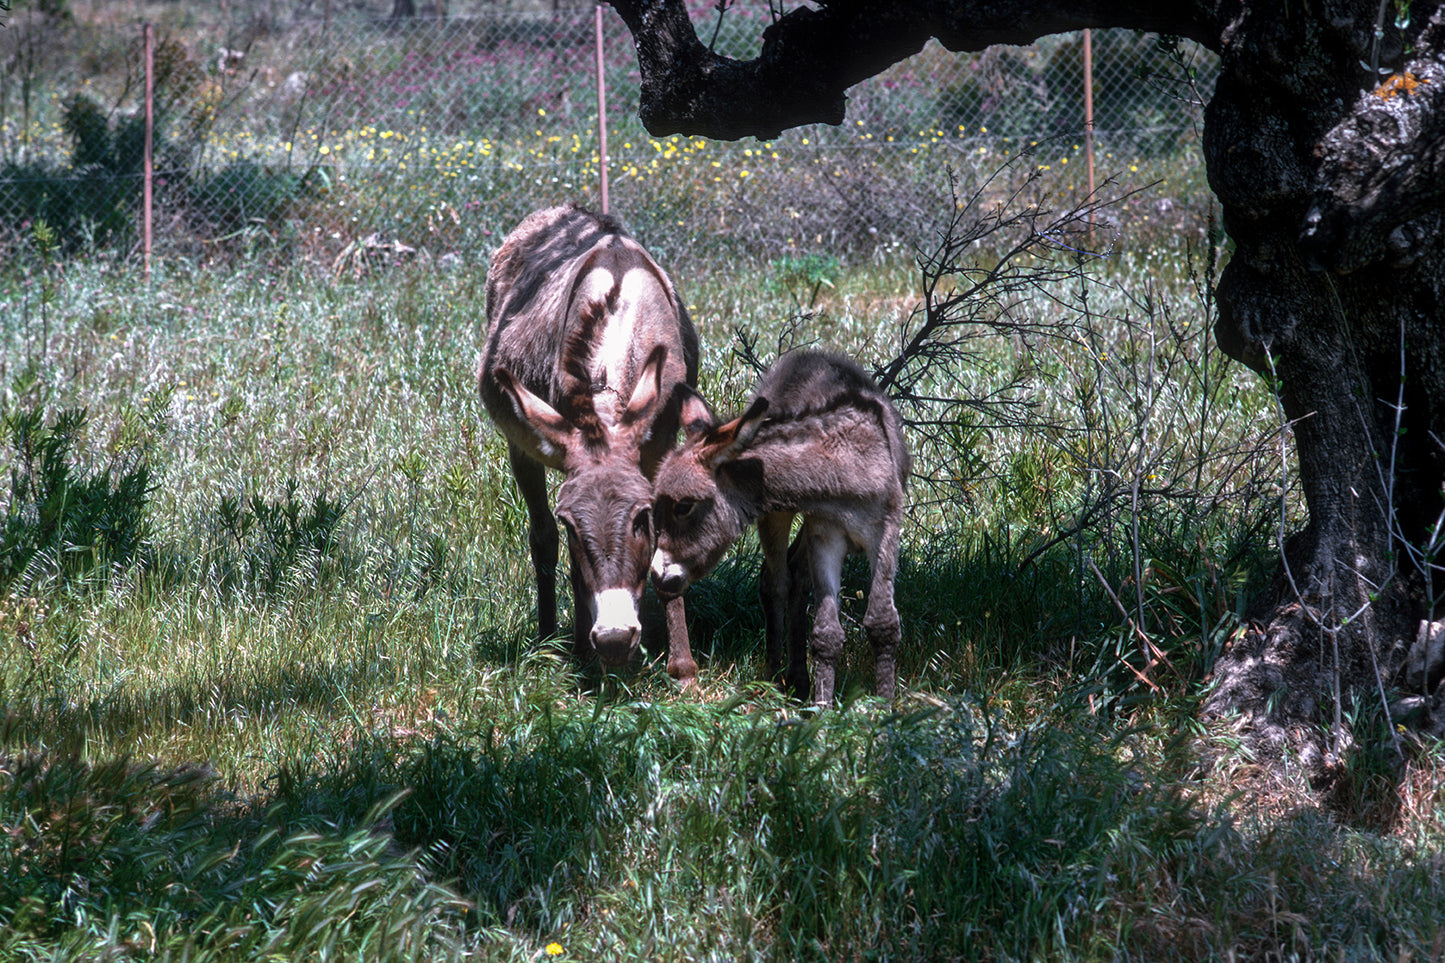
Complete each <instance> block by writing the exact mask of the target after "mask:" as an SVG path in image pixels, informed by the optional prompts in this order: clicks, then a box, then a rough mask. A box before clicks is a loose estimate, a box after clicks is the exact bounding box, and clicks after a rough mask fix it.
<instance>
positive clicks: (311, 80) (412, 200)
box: [0, 0, 1214, 272]
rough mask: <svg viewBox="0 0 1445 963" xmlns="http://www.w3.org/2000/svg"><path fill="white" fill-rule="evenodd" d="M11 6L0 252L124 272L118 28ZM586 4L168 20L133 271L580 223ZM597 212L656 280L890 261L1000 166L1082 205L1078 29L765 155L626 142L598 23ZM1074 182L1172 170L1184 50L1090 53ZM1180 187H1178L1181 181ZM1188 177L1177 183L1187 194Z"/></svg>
mask: <svg viewBox="0 0 1445 963" xmlns="http://www.w3.org/2000/svg"><path fill="white" fill-rule="evenodd" d="M721 6H722V7H723V10H722V12H719V5H717V4H715V3H714V4H709V5H705V6H700V7H699V8H698V10H697V12H696V14H695V22H696V23H697V24H698V30H699V36H700V37H702V38H703V39H704V40H705V41H707V42H711V43H712V44H713V45H714V47H715V49H717V50H718V51H719V52H722V53H727V54H730V55H733V56H741V57H748V56H753V55H755V54H756V52H757V49H758V46H759V44H760V40H761V34H762V30H763V28H764V27H765V26H766V24H767V22H768V17H769V9H770V6H771V5H770V4H765V3H762V2H760V0H759V2H755V3H740V2H737V0H734V2H733V3H732V4H724V5H721ZM128 9H129V8H128V5H126V4H116V3H110V4H106V3H100V2H95V3H92V4H88V5H86V4H82V3H80V2H74V3H71V4H65V3H60V2H57V0H50V2H48V3H40V4H37V5H34V6H24V5H17V8H16V10H15V11H14V13H13V15H12V18H11V22H10V24H9V26H8V28H7V29H5V30H4V31H0V63H3V65H4V71H3V75H0V250H3V251H4V252H5V256H7V257H8V256H14V255H16V254H17V253H18V252H21V251H24V250H27V249H29V248H30V247H33V246H34V245H35V244H37V243H39V244H42V245H45V246H48V247H50V248H55V249H59V250H62V251H66V252H72V253H82V252H84V253H91V252H96V251H106V252H113V253H115V254H117V255H120V256H126V257H129V256H133V255H135V254H136V253H137V252H138V251H139V247H140V244H141V237H142V235H141V232H140V229H139V222H140V199H141V197H142V189H141V182H142V171H143V170H144V166H145V162H144V157H145V142H146V135H145V112H144V110H143V102H144V91H145V88H146V78H147V71H146V69H145V59H146V58H145V56H144V53H143V49H142V43H141V38H142V27H141V21H140V19H139V16H138V14H131V13H129V12H128ZM596 12H597V11H596V8H594V6H593V5H592V4H586V5H578V4H575V3H572V2H563V0H556V2H553V3H550V4H546V5H526V4H502V3H497V2H483V0H474V2H470V3H464V2H459V0H450V2H448V0H386V2H378V0H371V2H364V0H354V2H350V3H341V2H339V0H338V2H333V0H293V2H289V3H282V2H279V0H264V2H252V3H242V2H238V0H231V2H229V3H226V2H220V3H217V4H200V3H190V4H186V3H181V4H174V5H169V6H168V7H167V9H166V11H165V16H164V17H163V18H160V19H158V20H157V22H156V24H155V26H154V33H153V36H154V42H153V45H152V53H151V61H152V68H151V71H150V78H151V80H150V84H151V88H152V91H153V102H154V105H155V106H154V114H153V120H152V125H151V126H152V130H153V133H152V135H151V138H150V139H151V144H152V164H153V169H154V178H153V197H154V201H153V209H154V213H153V225H154V227H153V236H154V246H155V250H156V251H157V252H158V253H162V254H172V255H176V256H186V257H193V258H198V259H201V260H212V259H216V260H221V259H225V260H230V259H234V258H235V257H237V256H248V255H254V254H257V253H261V252H275V251H284V252H286V253H287V255H288V256H292V255H295V254H297V253H299V254H301V255H302V256H305V257H308V258H311V259H314V260H316V261H317V262H319V263H324V264H326V265H328V266H329V267H330V268H331V269H333V270H336V271H338V272H346V271H361V270H365V269H366V266H367V265H368V263H370V261H371V260H372V259H374V258H377V257H401V256H421V257H433V258H462V259H468V260H470V259H476V258H479V257H485V256H486V254H487V253H488V252H489V251H490V250H491V249H492V248H493V247H494V246H495V245H496V243H497V242H498V241H499V240H500V238H501V236H502V235H503V234H505V232H506V231H507V230H508V229H509V228H510V227H511V226H512V225H513V224H515V223H516V221H517V220H518V219H519V218H520V217H522V216H523V215H524V214H525V213H527V212H528V211H530V210H533V209H535V208H537V207H539V206H543V205H547V204H552V203H556V202H559V201H561V200H563V199H568V198H578V199H581V200H583V201H585V202H589V203H592V204H594V205H595V204H597V203H598V202H599V199H600V198H599V182H600V179H601V173H602V170H601V165H600V164H599V141H600V130H599V124H598V117H599V111H598V89H597V77H596V69H595V63H596V58H597V52H596V50H597V47H596V39H597V34H596V20H595V16H596ZM601 13H602V17H601V21H602V63H603V70H602V73H603V79H604V82H605V93H606V98H607V113H606V118H607V120H608V144H607V146H608V155H607V163H606V169H607V172H608V175H609V187H610V202H611V207H612V209H613V210H615V211H617V212H619V213H621V214H622V215H623V216H624V218H625V219H626V220H627V221H628V222H629V224H630V225H631V226H632V227H633V229H634V230H635V231H636V232H638V233H639V234H641V235H642V236H645V237H646V238H647V239H648V243H649V244H650V245H652V246H655V247H657V248H658V249H659V250H660V251H662V252H663V253H664V254H666V255H667V256H668V257H669V258H670V259H677V258H686V257H690V256H694V255H697V256H701V255H702V254H703V253H704V252H708V253H709V254H710V255H711V256H713V257H716V256H718V255H723V256H730V255H732V254H737V255H747V256H758V255H762V256H779V255H782V254H785V253H787V252H789V251H798V250H803V249H813V248H827V249H829V250H852V249H877V248H879V247H886V246H888V245H897V244H905V243H911V241H912V240H913V239H914V238H915V237H916V235H917V232H918V229H919V225H920V224H924V223H929V222H931V221H932V220H933V218H934V217H935V216H936V212H937V211H938V210H939V209H940V205H941V204H947V203H950V197H949V193H950V190H951V187H950V177H949V176H948V175H947V174H946V173H945V171H951V172H953V174H952V177H953V179H955V180H956V181H957V182H958V184H959V189H960V190H967V189H968V187H969V185H970V184H971V183H974V182H976V181H977V180H978V179H980V178H982V177H986V176H988V175H989V174H991V173H992V172H994V171H995V170H997V169H998V167H999V165H1000V164H1004V163H1009V162H1011V163H1012V164H1013V166H1014V168H1015V169H1016V170H1019V171H1029V170H1033V171H1037V170H1048V171H1049V172H1050V173H1051V174H1052V175H1053V177H1054V181H1055V183H1061V184H1065V185H1067V186H1068V187H1069V188H1070V189H1072V190H1080V189H1082V187H1083V179H1082V178H1083V172H1082V169H1083V168H1084V167H1085V160H1086V157H1085V153H1086V143H1087V142H1086V141H1085V139H1084V126H1085V124H1084V119H1085V98H1084V62H1083V61H1084V58H1083V37H1082V35H1081V34H1069V35H1059V36H1055V37H1049V38H1045V39H1044V40H1041V41H1040V42H1038V43H1037V44H1034V45H1033V46H1030V47H1022V48H1015V47H997V48H993V49H990V50H988V51H985V52H983V53H980V54H953V53H949V52H947V51H945V50H943V49H942V48H940V47H938V46H937V45H936V44H930V45H929V46H928V47H927V48H926V49H925V50H924V51H923V52H922V53H921V54H919V55H917V56H915V57H913V58H910V59H909V60H907V61H905V62H903V63H901V64H898V65H896V66H895V67H894V68H892V69H890V70H889V71H887V72H885V73H884V74H882V75H880V76H878V77H875V78H872V79H871V80H868V81H866V82H865V83H862V84H859V85H858V86H857V87H855V88H854V89H853V90H852V91H851V92H850V104H849V112H848V119H847V121H846V122H845V123H844V124H843V125H842V126H840V127H836V128H835V127H827V126H823V125H818V126H813V127H809V128H801V129H797V130H793V131H788V132H786V133H785V134H783V135H781V136H779V137H778V138H776V139H774V140H771V141H767V142H761V141H744V142H739V143H725V142H719V141H711V140H708V139H705V138H698V137H669V138H654V137H652V136H651V135H650V134H648V133H647V132H646V131H645V130H644V129H643V128H642V127H641V125H640V123H639V122H638V121H637V119H636V113H637V100H636V98H637V76H638V75H637V66H636V63H635V59H634V55H633V50H632V45H631V40H630V37H629V36H628V34H627V31H626V28H625V27H624V26H623V24H622V23H621V20H620V18H618V17H617V15H616V14H615V12H613V11H612V9H611V8H610V7H603V8H601ZM1092 48H1093V58H1092V61H1093V71H1092V88H1093V117H1094V122H1095V126H1094V136H1093V144H1094V152H1095V157H1096V164H1097V166H1098V168H1099V171H1100V177H1101V178H1102V177H1105V176H1108V175H1121V176H1122V177H1123V178H1124V180H1125V181H1127V182H1129V183H1132V184H1139V183H1143V182H1145V181H1147V180H1149V179H1151V178H1153V177H1156V176H1175V177H1185V176H1191V174H1190V172H1197V171H1198V169H1199V167H1200V166H1201V162H1200V161H1199V159H1198V151H1197V148H1196V147H1195V146H1194V144H1193V142H1194V140H1195V139H1196V137H1197V134H1198V130H1199V127H1200V122H1201V112H1202V102H1203V100H1205V99H1206V98H1207V95H1208V92H1209V90H1210V88H1211V85H1212V82H1213V71H1214V65H1213V63H1212V60H1211V58H1210V57H1209V56H1208V55H1207V54H1205V53H1203V52H1201V51H1200V50H1198V49H1195V48H1193V47H1192V46H1190V45H1189V44H1187V43H1179V42H1177V41H1173V40H1171V39H1170V38H1158V37H1154V36H1148V35H1142V34H1137V33H1134V32H1131V31H1095V32H1094V33H1093V35H1092ZM1181 172H1183V173H1181ZM1200 180H1201V182H1202V179H1200Z"/></svg>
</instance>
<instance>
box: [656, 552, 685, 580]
mask: <svg viewBox="0 0 1445 963" xmlns="http://www.w3.org/2000/svg"><path fill="white" fill-rule="evenodd" d="M652 577H653V578H654V579H656V580H657V581H659V582H666V581H668V580H671V579H683V580H684V581H686V579H687V571H686V570H685V569H683V567H682V566H681V565H679V564H678V563H677V562H674V561H673V560H672V559H671V558H668V556H667V555H666V554H665V553H664V552H663V551H662V549H660V548H659V549H658V550H657V551H655V552H653V553H652Z"/></svg>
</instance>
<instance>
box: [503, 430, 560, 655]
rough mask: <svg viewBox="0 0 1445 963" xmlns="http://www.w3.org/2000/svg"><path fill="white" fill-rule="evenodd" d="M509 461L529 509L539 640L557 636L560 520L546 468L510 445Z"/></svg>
mask: <svg viewBox="0 0 1445 963" xmlns="http://www.w3.org/2000/svg"><path fill="white" fill-rule="evenodd" d="M507 460H508V461H509V462H510V463H511V466H512V478H513V480H514V481H516V483H517V492H518V493H519V494H520V495H521V496H522V502H523V503H524V504H525V505H526V506H527V520H528V522H529V525H530V527H529V529H528V533H527V544H528V546H529V547H530V548H531V550H532V571H533V573H534V574H535V576H536V579H537V637H538V638H539V639H549V638H551V637H552V636H554V635H556V634H557V544H558V539H557V520H556V519H555V518H553V517H552V509H551V507H550V506H549V505H548V504H547V468H546V466H545V465H543V464H542V463H541V462H539V461H534V460H533V459H532V458H531V457H530V456H529V455H527V454H526V453H525V452H523V451H522V450H521V449H520V448H517V447H516V446H515V445H510V444H509V445H508V446H507Z"/></svg>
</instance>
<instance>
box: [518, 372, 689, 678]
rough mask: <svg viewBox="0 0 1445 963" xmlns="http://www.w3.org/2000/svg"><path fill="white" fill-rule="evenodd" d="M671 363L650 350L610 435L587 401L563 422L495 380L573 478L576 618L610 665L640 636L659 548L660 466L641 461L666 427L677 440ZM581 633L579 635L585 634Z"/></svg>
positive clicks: (570, 522) (569, 528) (564, 498)
mask: <svg viewBox="0 0 1445 963" xmlns="http://www.w3.org/2000/svg"><path fill="white" fill-rule="evenodd" d="M666 360H667V348H666V346H663V345H659V346H658V347H656V348H654V349H653V351H652V353H651V354H650V355H649V356H648V359H647V362H646V364H645V365H644V366H643V369H642V375H641V377H640V378H639V380H638V382H637V385H636V387H635V388H634V389H633V391H632V395H631V397H630V398H629V399H628V400H627V404H626V407H625V408H624V409H623V413H622V416H621V417H620V418H619V419H618V420H617V423H616V424H614V425H612V426H610V427H607V426H604V425H603V424H602V422H601V421H600V420H599V419H598V418H597V417H596V414H595V412H594V411H593V410H592V405H591V400H590V397H586V396H583V395H574V396H573V397H571V398H570V399H567V404H566V407H568V408H569V409H570V410H571V414H570V415H564V414H562V413H560V412H559V411H558V410H557V409H556V408H554V407H552V406H551V405H550V404H548V403H547V402H546V401H545V400H543V399H542V398H540V397H538V396H537V395H535V394H533V393H532V392H531V391H528V390H527V388H526V387H525V386H524V385H522V384H521V383H520V382H519V381H517V380H516V379H515V378H514V377H512V375H511V373H510V372H508V371H507V370H506V369H502V368H499V369H497V371H496V373H495V377H496V380H497V383H498V385H499V386H500V387H501V388H502V390H503V391H505V392H506V393H507V394H508V395H509V396H510V398H511V400H512V403H513V405H515V407H516V410H517V413H518V415H519V416H520V417H521V419H522V421H523V422H524V423H525V424H526V425H527V426H528V428H529V429H530V430H531V431H533V432H534V433H535V435H536V441H537V442H538V448H539V449H540V450H542V451H545V452H548V453H549V454H560V455H561V456H562V457H561V460H562V467H563V472H564V474H565V476H566V477H565V480H564V481H563V482H562V486H561V488H560V489H559V491H558V493H557V507H556V515H557V518H558V520H559V521H561V523H562V526H563V528H564V529H565V530H566V532H567V547H568V553H569V555H570V557H571V563H572V589H573V592H574V593H575V594H576V596H577V600H578V605H577V608H578V611H579V612H582V613H585V614H586V616H587V617H588V619H589V621H590V631H589V638H590V642H591V645H592V649H593V651H595V652H596V653H597V656H598V658H600V659H601V661H602V663H603V664H604V665H608V666H620V665H625V664H626V663H627V662H628V661H630V660H631V659H632V657H633V656H634V655H635V654H636V652H637V648H638V641H639V638H640V636H641V632H642V625H641V621H640V620H639V618H638V604H639V602H640V600H641V598H642V591H643V588H644V587H645V586H646V584H647V569H648V559H649V557H650V556H651V554H652V545H653V529H652V483H651V482H650V481H649V480H648V478H647V475H645V474H644V469H651V468H653V467H654V465H649V464H644V459H643V456H642V452H643V451H644V450H645V449H647V448H649V447H652V446H650V445H649V441H650V439H652V438H655V437H658V436H659V435H661V434H665V433H666V432H667V430H668V427H669V425H670V426H671V428H672V432H673V433H674V434H675V433H676V421H675V420H674V419H675V414H676V406H675V405H673V404H671V403H670V402H671V399H670V397H663V392H662V372H663V367H664V364H665V363H666ZM669 409H671V417H668V412H669ZM584 628H586V627H585V626H579V627H578V631H579V633H580V632H581V631H582V630H583V629H584ZM579 637H580V636H579Z"/></svg>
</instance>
